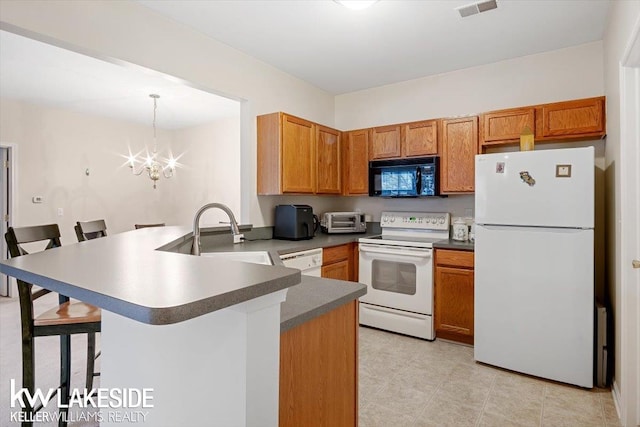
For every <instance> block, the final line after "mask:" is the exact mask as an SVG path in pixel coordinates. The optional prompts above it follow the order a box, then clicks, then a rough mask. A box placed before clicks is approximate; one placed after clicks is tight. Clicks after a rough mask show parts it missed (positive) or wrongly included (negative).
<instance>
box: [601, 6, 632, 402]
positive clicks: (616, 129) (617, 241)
mask: <svg viewBox="0 0 640 427" xmlns="http://www.w3.org/2000/svg"><path fill="white" fill-rule="evenodd" d="M638 20H640V2H638V1H617V2H613V6H612V8H611V13H610V15H609V22H608V24H607V30H606V34H605V38H604V73H605V74H604V76H605V88H606V94H607V147H606V152H605V158H606V174H605V176H606V192H607V249H608V256H607V265H608V274H607V276H608V282H609V291H610V299H611V304H612V307H613V314H614V326H615V337H614V342H615V372H614V375H615V376H614V387H615V389H616V392H618V393H620V392H622V393H624V389H625V384H624V382H625V381H631V380H633V379H632V378H622V377H621V375H620V368H621V360H620V355H621V351H620V350H621V347H620V341H621V338H622V334H621V329H620V325H621V316H620V311H619V310H618V309H617V308H619V307H622V304H621V291H620V289H621V281H620V279H621V274H620V265H621V259H620V250H621V238H620V214H621V210H620V199H621V198H622V197H625V195H624V194H621V193H620V170H619V163H620V158H621V156H623V155H624V153H621V152H620V75H619V64H620V61H622V59H623V54H624V52H625V49H626V48H627V42H628V41H629V40H630V39H631V33H632V30H633V28H634V27H635V25H637V22H638ZM622 400H623V401H624V400H625V397H622Z"/></svg>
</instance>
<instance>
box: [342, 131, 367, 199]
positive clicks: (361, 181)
mask: <svg viewBox="0 0 640 427" xmlns="http://www.w3.org/2000/svg"><path fill="white" fill-rule="evenodd" d="M342 136H343V144H342V146H343V149H342V152H343V162H342V171H343V174H342V176H343V183H344V185H343V194H344V195H361V194H369V129H361V130H354V131H351V132H345V133H343V134H342Z"/></svg>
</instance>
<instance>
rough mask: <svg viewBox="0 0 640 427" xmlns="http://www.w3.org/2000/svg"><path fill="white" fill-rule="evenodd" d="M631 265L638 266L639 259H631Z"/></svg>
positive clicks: (639, 265)
mask: <svg viewBox="0 0 640 427" xmlns="http://www.w3.org/2000/svg"><path fill="white" fill-rule="evenodd" d="M631 265H632V266H633V268H640V260H638V259H634V260H633V261H631Z"/></svg>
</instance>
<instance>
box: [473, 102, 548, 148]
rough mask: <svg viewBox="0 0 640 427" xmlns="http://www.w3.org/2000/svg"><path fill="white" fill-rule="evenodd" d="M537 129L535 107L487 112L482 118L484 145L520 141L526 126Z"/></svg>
mask: <svg viewBox="0 0 640 427" xmlns="http://www.w3.org/2000/svg"><path fill="white" fill-rule="evenodd" d="M527 126H528V127H529V129H531V131H532V132H534V131H535V109H534V108H533V107H529V108H512V109H510V110H502V111H493V112H491V113H485V114H483V115H482V118H481V127H482V132H481V138H482V145H486V144H491V145H493V144H496V143H506V142H518V141H520V134H521V133H522V131H523V130H524V128H525V127H527Z"/></svg>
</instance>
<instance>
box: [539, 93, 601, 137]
mask: <svg viewBox="0 0 640 427" xmlns="http://www.w3.org/2000/svg"><path fill="white" fill-rule="evenodd" d="M604 101H605V98H604V96H601V97H598V98H587V99H578V100H575V101H566V102H556V103H553V104H544V105H540V106H537V107H536V109H537V110H538V111H539V116H540V118H539V120H538V123H537V124H538V128H537V129H536V140H540V139H554V140H557V139H563V138H571V137H578V138H579V137H590V136H594V137H602V136H604V134H605V132H606V127H605V106H604Z"/></svg>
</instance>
